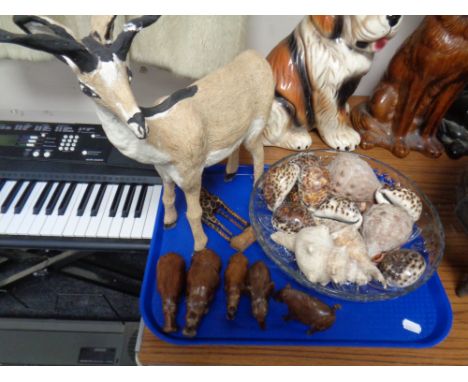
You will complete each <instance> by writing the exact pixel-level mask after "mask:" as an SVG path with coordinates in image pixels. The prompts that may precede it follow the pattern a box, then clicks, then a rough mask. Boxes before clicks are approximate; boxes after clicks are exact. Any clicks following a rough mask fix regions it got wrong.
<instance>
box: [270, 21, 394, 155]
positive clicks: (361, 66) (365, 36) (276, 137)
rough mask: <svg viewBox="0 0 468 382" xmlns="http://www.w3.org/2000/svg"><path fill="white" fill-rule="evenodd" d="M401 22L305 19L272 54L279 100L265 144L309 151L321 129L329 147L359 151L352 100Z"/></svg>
mask: <svg viewBox="0 0 468 382" xmlns="http://www.w3.org/2000/svg"><path fill="white" fill-rule="evenodd" d="M400 24H401V16H306V17H305V18H304V19H303V20H302V22H301V23H300V24H299V25H298V26H297V27H296V29H295V30H294V31H293V32H292V33H291V34H290V35H289V36H288V37H287V38H286V39H285V40H283V41H281V42H280V43H279V44H278V45H277V46H276V47H275V48H274V49H273V50H272V51H271V52H270V54H269V55H268V57H267V60H268V61H269V62H270V64H271V66H272V68H273V73H274V76H275V81H276V99H275V101H274V102H273V107H272V113H271V116H270V121H269V123H268V127H267V129H266V130H265V134H264V144H265V145H267V146H280V147H284V148H288V149H293V150H304V149H307V148H308V147H309V146H310V145H311V143H312V139H311V137H310V134H309V132H308V129H307V128H312V127H316V128H317V129H318V132H319V133H320V136H321V137H322V139H323V140H324V141H325V143H326V144H327V145H329V146H330V147H332V148H334V149H337V150H354V148H355V147H356V146H357V145H358V144H359V142H360V137H359V134H358V133H357V132H356V131H354V130H353V128H352V127H351V125H350V122H349V118H348V105H347V100H348V98H349V97H350V96H351V95H352V94H353V92H354V90H355V89H356V87H357V85H358V84H359V81H360V79H361V77H362V76H363V75H364V74H366V73H367V72H368V71H369V69H370V66H371V63H372V58H373V55H374V53H375V52H377V51H379V50H380V49H382V48H383V47H384V46H385V44H386V42H387V40H388V39H390V38H392V37H393V36H394V35H395V33H396V32H397V30H398V29H399V26H400Z"/></svg>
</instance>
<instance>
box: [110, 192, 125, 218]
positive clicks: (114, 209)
mask: <svg viewBox="0 0 468 382" xmlns="http://www.w3.org/2000/svg"><path fill="white" fill-rule="evenodd" d="M123 190H124V185H123V184H119V186H118V187H117V192H116V193H115V195H114V200H113V201H112V204H111V208H110V210H109V217H111V218H115V215H116V214H117V210H118V208H119V204H120V199H122V193H123Z"/></svg>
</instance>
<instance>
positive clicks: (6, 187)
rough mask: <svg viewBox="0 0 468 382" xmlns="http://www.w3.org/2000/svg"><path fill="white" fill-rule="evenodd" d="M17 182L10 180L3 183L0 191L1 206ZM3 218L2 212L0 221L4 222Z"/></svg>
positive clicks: (0, 233)
mask: <svg viewBox="0 0 468 382" xmlns="http://www.w3.org/2000/svg"><path fill="white" fill-rule="evenodd" d="M15 184H16V180H8V181H6V182H5V184H4V185H3V188H2V191H0V206H1V205H2V204H3V202H4V201H5V199H6V198H7V196H8V194H9V193H10V191H11V190H12V189H13V187H14V186H15ZM2 220H3V214H2V213H0V223H1V222H2ZM2 234H3V232H1V231H0V235H2Z"/></svg>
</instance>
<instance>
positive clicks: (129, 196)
mask: <svg viewBox="0 0 468 382" xmlns="http://www.w3.org/2000/svg"><path fill="white" fill-rule="evenodd" d="M135 188H136V184H132V185H131V186H130V189H129V190H128V193H127V197H126V198H125V203H124V206H123V209H122V217H123V218H128V214H129V213H130V207H131V206H132V201H133V196H134V195H135Z"/></svg>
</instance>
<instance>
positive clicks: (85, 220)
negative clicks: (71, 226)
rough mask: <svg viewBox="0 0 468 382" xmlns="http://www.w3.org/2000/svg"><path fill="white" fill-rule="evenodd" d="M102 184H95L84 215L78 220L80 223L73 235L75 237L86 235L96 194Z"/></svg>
mask: <svg viewBox="0 0 468 382" xmlns="http://www.w3.org/2000/svg"><path fill="white" fill-rule="evenodd" d="M100 186H101V185H100V184H95V185H94V186H93V190H92V191H91V195H90V196H89V200H88V204H86V208H85V210H84V212H83V216H81V218H80V220H79V221H78V225H77V226H76V229H75V232H74V233H73V236H75V237H84V236H85V234H86V230H87V229H88V224H89V221H90V219H91V209H92V208H93V204H94V200H95V199H96V195H97V193H98V191H99V187H100Z"/></svg>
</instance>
